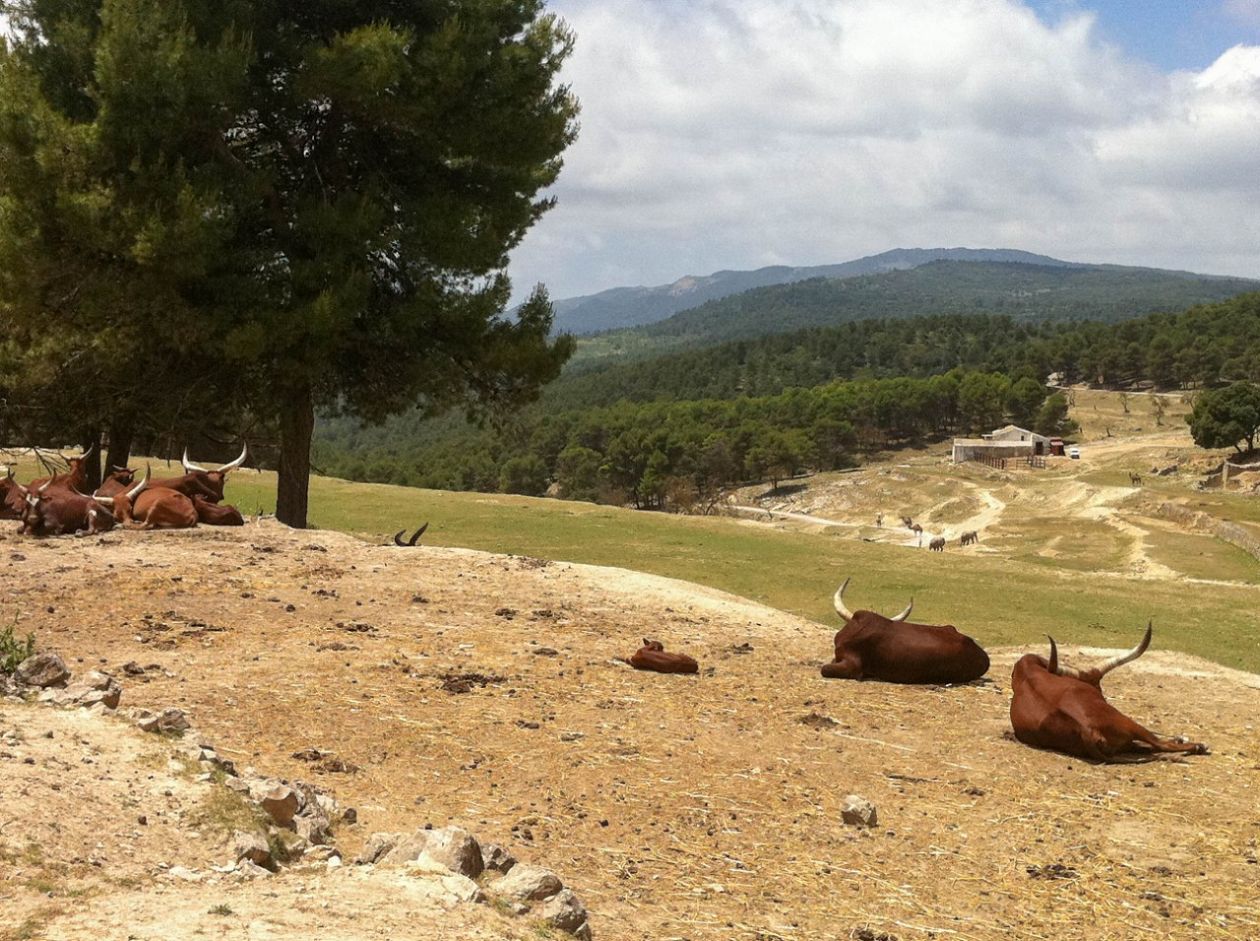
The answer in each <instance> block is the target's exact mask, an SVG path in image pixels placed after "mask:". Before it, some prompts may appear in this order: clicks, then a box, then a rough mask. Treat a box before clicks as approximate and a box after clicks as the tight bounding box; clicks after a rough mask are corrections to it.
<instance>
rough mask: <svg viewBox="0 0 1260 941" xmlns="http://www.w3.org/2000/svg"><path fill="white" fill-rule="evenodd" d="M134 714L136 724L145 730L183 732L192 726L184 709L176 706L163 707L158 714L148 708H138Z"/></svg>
mask: <svg viewBox="0 0 1260 941" xmlns="http://www.w3.org/2000/svg"><path fill="white" fill-rule="evenodd" d="M132 715H133V717H134V719H135V723H136V725H137V726H139V727H140V729H141V730H142V731H145V732H159V733H162V732H166V733H183V732H187V731H188V729H189V728H190V726H189V724H188V717H187V716H186V715H184V710H182V709H176V708H174V707H172V708H170V709H163V710H162V711H161V712H160V713H157V714H156V715H155V714H154V713H152V712H150V711H149V710H148V709H137V710H136V711H135V712H133V713H132Z"/></svg>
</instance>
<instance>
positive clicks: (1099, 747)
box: [1011, 624, 1208, 762]
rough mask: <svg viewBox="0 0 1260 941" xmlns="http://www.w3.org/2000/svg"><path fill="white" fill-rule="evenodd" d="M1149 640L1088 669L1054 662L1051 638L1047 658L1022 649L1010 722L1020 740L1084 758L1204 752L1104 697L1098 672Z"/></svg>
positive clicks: (1125, 659) (1141, 648)
mask: <svg viewBox="0 0 1260 941" xmlns="http://www.w3.org/2000/svg"><path fill="white" fill-rule="evenodd" d="M1150 643H1151V625H1150V624H1147V625H1146V636H1145V637H1143V638H1142V642H1141V643H1139V644H1138V645H1137V646H1136V647H1134V648H1133V649H1132V650H1130V651H1129V652H1128V653H1125V654H1121V655H1120V656H1118V657H1112V658H1111V659H1110V660H1107V661H1106V662H1105V663H1103V664H1101V665H1099V666H1097V667H1094V668H1093V669H1092V670H1074V669H1072V668H1071V667H1065V666H1063V665H1062V664H1060V663H1059V648H1058V647H1057V646H1056V644H1055V642H1054V638H1053V637H1051V638H1050V659H1049V660H1045V659H1043V658H1042V657H1039V656H1037V655H1036V654H1031V653H1030V654H1025V655H1024V656H1023V657H1020V659H1019V661H1018V662H1017V663H1016V664H1015V669H1014V671H1013V672H1012V673H1011V691H1012V693H1013V698H1012V699H1011V725H1012V726H1013V727H1014V729H1015V737H1016V738H1017V739H1019V741H1021V742H1023V743H1024V744H1025V745H1032V746H1033V747H1034V748H1045V749H1048V750H1050V751H1058V752H1063V753H1064V754H1068V755H1075V756H1076V757H1077V758H1084V759H1087V760H1089V761H1100V762H1102V761H1124V760H1126V759H1127V760H1133V759H1134V758H1142V757H1150V756H1151V755H1154V754H1156V753H1159V752H1182V753H1185V754H1190V755H1206V754H1207V753H1208V750H1207V746H1206V745H1203V744H1202V743H1200V742H1181V741H1173V740H1171V739H1166V738H1161V737H1160V736H1158V735H1156V734H1154V733H1153V732H1150V731H1148V730H1147V729H1145V728H1143V727H1142V726H1140V725H1138V724H1137V723H1136V722H1134V721H1133V720H1132V719H1130V718H1129V717H1128V716H1126V715H1125V714H1124V713H1122V712H1120V710H1118V709H1116V708H1115V707H1114V706H1112V705H1111V704H1110V703H1108V702H1107V700H1106V699H1104V698H1103V693H1102V688H1101V686H1100V684H1101V682H1102V678H1103V677H1104V676H1106V675H1107V674H1108V673H1109V672H1111V671H1112V670H1114V669H1115V668H1116V667H1118V666H1122V665H1124V664H1126V663H1128V662H1129V661H1131V660H1136V659H1137V658H1138V657H1140V656H1142V654H1143V653H1145V652H1146V648H1147V647H1148V646H1150Z"/></svg>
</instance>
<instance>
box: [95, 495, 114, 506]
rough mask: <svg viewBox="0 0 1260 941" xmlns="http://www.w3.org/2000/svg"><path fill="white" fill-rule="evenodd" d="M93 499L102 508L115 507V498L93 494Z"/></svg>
mask: <svg viewBox="0 0 1260 941" xmlns="http://www.w3.org/2000/svg"><path fill="white" fill-rule="evenodd" d="M92 499H93V500H95V501H96V502H97V503H99V504H100V505H101V506H113V505H114V498H113V497H98V496H97V495H96V494H92Z"/></svg>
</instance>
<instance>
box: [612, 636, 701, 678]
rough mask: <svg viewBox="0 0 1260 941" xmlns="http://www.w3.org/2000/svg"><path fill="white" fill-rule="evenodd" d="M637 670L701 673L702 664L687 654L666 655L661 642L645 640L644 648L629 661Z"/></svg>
mask: <svg viewBox="0 0 1260 941" xmlns="http://www.w3.org/2000/svg"><path fill="white" fill-rule="evenodd" d="M627 662H628V663H629V664H630V666H632V667H634V668H635V669H636V670H654V671H655V672H657V673H699V672H700V664H698V663H696V661H695V660H694V659H693V658H691V657H689V656H687V655H686V654H685V653H666V652H665V645H664V644H662V643H661V642H660V641H659V640H648V639H647V638H646V637H645V638H643V646H642V647H640V648H639V649H638V650H637V651H635V654H634V656H633V657H631V658H630V659H629V660H628V661H627Z"/></svg>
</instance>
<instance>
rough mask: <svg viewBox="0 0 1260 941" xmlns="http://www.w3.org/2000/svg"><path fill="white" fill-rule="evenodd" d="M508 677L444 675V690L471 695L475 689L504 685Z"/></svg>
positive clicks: (488, 674)
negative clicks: (498, 684)
mask: <svg viewBox="0 0 1260 941" xmlns="http://www.w3.org/2000/svg"><path fill="white" fill-rule="evenodd" d="M506 679H507V677H503V676H498V675H497V674H494V673H444V674H443V675H442V689H444V690H445V691H446V692H448V693H471V692H472V691H473V687H483V686H488V685H489V684H491V683H502V682H504V681H505V680H506Z"/></svg>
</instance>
